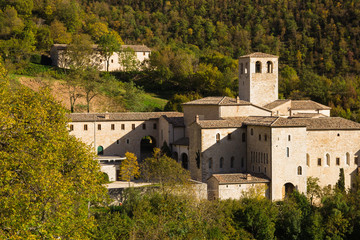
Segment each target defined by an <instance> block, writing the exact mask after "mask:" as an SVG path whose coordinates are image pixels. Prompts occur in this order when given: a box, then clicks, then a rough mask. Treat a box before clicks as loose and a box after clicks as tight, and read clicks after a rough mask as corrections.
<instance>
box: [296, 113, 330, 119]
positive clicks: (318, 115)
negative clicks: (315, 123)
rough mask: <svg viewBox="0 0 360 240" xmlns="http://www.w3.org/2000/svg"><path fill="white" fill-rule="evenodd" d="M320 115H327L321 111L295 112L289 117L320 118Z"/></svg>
mask: <svg viewBox="0 0 360 240" xmlns="http://www.w3.org/2000/svg"><path fill="white" fill-rule="evenodd" d="M320 117H328V116H326V115H324V114H322V113H296V114H295V115H292V116H291V118H320Z"/></svg>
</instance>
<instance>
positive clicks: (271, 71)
mask: <svg viewBox="0 0 360 240" xmlns="http://www.w3.org/2000/svg"><path fill="white" fill-rule="evenodd" d="M266 65H267V72H268V73H273V63H272V62H271V61H268V62H267V63H266Z"/></svg>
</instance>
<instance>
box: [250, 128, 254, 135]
mask: <svg viewBox="0 0 360 240" xmlns="http://www.w3.org/2000/svg"><path fill="white" fill-rule="evenodd" d="M250 134H251V136H252V135H254V129H252V128H251V129H250Z"/></svg>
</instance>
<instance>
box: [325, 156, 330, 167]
mask: <svg viewBox="0 0 360 240" xmlns="http://www.w3.org/2000/svg"><path fill="white" fill-rule="evenodd" d="M326 165H327V166H330V155H329V154H328V153H327V154H326Z"/></svg>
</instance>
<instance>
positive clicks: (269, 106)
mask: <svg viewBox="0 0 360 240" xmlns="http://www.w3.org/2000/svg"><path fill="white" fill-rule="evenodd" d="M289 101H291V100H290V99H278V100H275V101H273V102H271V103H268V104H266V105H265V106H264V108H267V109H274V108H276V107H278V106H280V105H283V104H284V103H286V102H289Z"/></svg>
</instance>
